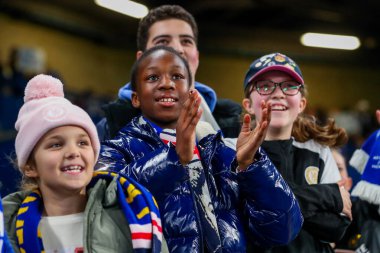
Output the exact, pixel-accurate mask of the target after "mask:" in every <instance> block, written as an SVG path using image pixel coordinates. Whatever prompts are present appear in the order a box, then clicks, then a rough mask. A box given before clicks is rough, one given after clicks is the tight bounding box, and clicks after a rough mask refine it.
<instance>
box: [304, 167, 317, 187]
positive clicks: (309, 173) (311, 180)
mask: <svg viewBox="0 0 380 253" xmlns="http://www.w3.org/2000/svg"><path fill="white" fill-rule="evenodd" d="M318 174H319V168H318V167H315V166H309V167H307V168H306V170H305V179H306V182H307V183H308V184H309V185H311V184H317V183H318Z"/></svg>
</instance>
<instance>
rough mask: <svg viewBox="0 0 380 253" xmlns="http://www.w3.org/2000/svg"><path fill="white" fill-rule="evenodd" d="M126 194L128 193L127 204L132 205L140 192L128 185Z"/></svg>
mask: <svg viewBox="0 0 380 253" xmlns="http://www.w3.org/2000/svg"><path fill="white" fill-rule="evenodd" d="M127 192H128V197H127V203H128V204H130V203H132V202H133V200H134V198H135V197H136V196H138V195H140V194H141V191H140V190H139V189H136V187H135V186H134V185H132V184H129V185H128V188H127Z"/></svg>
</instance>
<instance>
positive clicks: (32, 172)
mask: <svg viewBox="0 0 380 253" xmlns="http://www.w3.org/2000/svg"><path fill="white" fill-rule="evenodd" d="M24 174H25V176H27V177H30V178H36V177H38V172H37V169H36V167H35V166H34V165H33V164H30V163H28V164H26V165H25V167H24Z"/></svg>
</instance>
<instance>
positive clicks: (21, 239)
mask: <svg viewBox="0 0 380 253" xmlns="http://www.w3.org/2000/svg"><path fill="white" fill-rule="evenodd" d="M16 236H17V238H18V243H19V244H20V245H22V244H24V229H22V228H21V229H17V230H16ZM20 249H21V248H20Z"/></svg>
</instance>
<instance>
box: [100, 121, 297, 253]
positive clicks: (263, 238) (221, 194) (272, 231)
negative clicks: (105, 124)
mask: <svg viewBox="0 0 380 253" xmlns="http://www.w3.org/2000/svg"><path fill="white" fill-rule="evenodd" d="M200 124H206V123H202V122H200ZM198 129H199V128H197V130H198ZM198 134H199V131H197V136H199V135H198ZM206 135H207V134H206ZM198 140H199V142H198V150H199V151H200V156H201V161H202V165H203V168H204V170H205V174H206V181H207V185H208V188H209V192H210V198H211V201H212V203H213V207H214V210H215V215H216V219H217V224H218V229H219V231H220V236H221V241H222V250H223V252H246V241H247V240H248V241H249V242H251V243H253V244H256V245H260V246H262V247H271V246H273V245H282V244H286V243H289V242H290V241H291V240H292V239H293V238H294V237H295V236H296V235H297V234H298V232H299V229H300V227H301V226H302V221H303V218H302V215H301V214H300V210H299V206H298V203H297V201H296V200H295V198H294V195H293V193H292V192H291V191H290V189H289V187H288V185H287V184H286V183H285V181H284V180H283V179H282V177H281V176H280V174H279V173H278V172H277V170H276V169H275V167H274V166H273V164H272V163H271V161H270V160H269V159H268V157H267V156H266V155H265V153H264V152H261V151H260V153H259V155H258V156H257V158H258V161H257V162H255V163H253V164H251V165H250V166H249V167H248V169H247V171H245V172H241V173H238V174H236V173H234V172H233V171H234V169H235V168H236V166H237V165H236V160H235V159H234V158H235V151H234V150H232V149H230V148H228V147H226V146H225V145H224V143H223V141H222V140H221V135H220V132H219V133H218V134H216V135H213V134H210V135H207V136H206V137H204V138H201V139H200V138H199V139H198ZM97 168H101V169H109V168H112V169H113V170H117V171H119V172H120V173H122V174H125V175H128V176H130V177H133V178H135V179H136V180H137V181H138V182H140V183H141V184H142V185H144V186H145V187H147V188H148V189H149V190H150V191H151V192H152V194H153V195H154V196H155V198H156V200H157V202H158V205H159V208H160V213H161V219H162V227H163V230H164V237H165V239H166V241H167V243H168V246H169V251H170V252H202V251H203V248H204V241H203V240H204V239H202V228H201V227H200V222H199V217H198V215H199V213H198V212H197V209H196V205H195V204H194V203H195V199H194V195H193V192H192V188H191V185H190V182H189V175H188V168H186V166H185V167H184V166H182V165H181V163H180V162H179V158H178V155H177V153H176V150H175V147H174V146H173V145H165V144H164V143H163V142H162V141H161V139H160V138H159V136H158V135H157V134H156V132H155V130H154V129H153V128H152V127H151V125H150V124H149V123H147V122H146V121H145V120H144V119H143V118H142V117H138V118H135V119H133V120H132V122H131V123H130V124H128V125H127V126H126V127H125V128H123V129H122V130H121V131H120V132H119V134H118V135H117V136H116V137H115V139H113V140H108V141H105V142H103V145H102V149H101V154H100V158H99V162H98V164H97ZM244 227H247V228H248V231H249V232H248V233H245V232H244V229H245V228H244Z"/></svg>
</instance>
